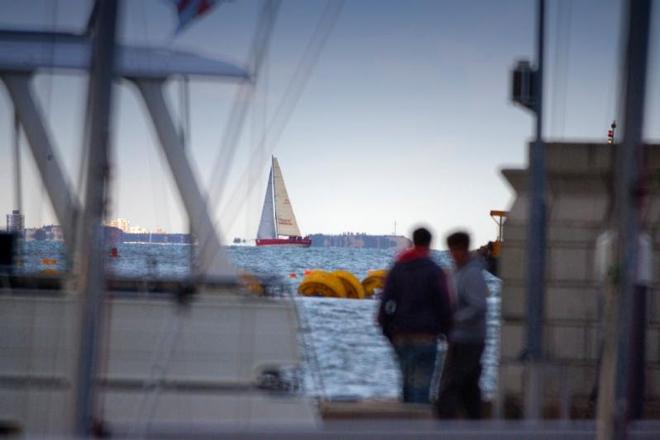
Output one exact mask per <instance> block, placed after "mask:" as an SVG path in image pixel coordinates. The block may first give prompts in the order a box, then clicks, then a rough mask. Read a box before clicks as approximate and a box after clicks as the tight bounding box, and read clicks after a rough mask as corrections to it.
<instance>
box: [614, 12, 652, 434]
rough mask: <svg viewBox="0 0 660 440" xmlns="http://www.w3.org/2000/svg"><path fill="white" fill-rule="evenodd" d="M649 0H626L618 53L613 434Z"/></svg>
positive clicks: (624, 418)
mask: <svg viewBox="0 0 660 440" xmlns="http://www.w3.org/2000/svg"><path fill="white" fill-rule="evenodd" d="M650 14H651V1H650V0H630V1H629V2H628V23H627V29H626V31H627V35H626V46H625V49H626V53H625V55H624V57H625V58H624V66H623V77H622V80H623V84H622V87H623V88H624V90H625V95H624V96H625V98H624V102H623V108H622V110H621V111H622V113H623V115H622V116H623V118H622V119H621V120H622V122H623V138H622V143H621V145H620V147H619V148H618V149H617V151H616V156H617V161H616V163H617V170H616V172H617V174H616V176H617V177H616V190H615V194H616V206H617V211H618V212H617V220H618V231H617V236H618V243H617V261H618V267H619V268H620V270H619V289H618V290H619V295H618V303H619V316H618V327H619V328H618V335H617V362H616V370H615V371H616V376H615V389H614V393H615V407H614V420H613V422H614V430H613V434H614V435H613V437H612V438H616V439H623V438H625V437H626V431H627V424H628V420H629V409H630V402H629V401H628V398H629V394H628V392H629V388H630V374H629V372H630V361H631V359H630V356H629V355H630V354H631V351H630V346H631V343H633V342H634V341H632V340H631V329H632V318H633V316H632V311H633V304H634V295H635V285H636V284H637V270H638V247H639V230H640V204H639V196H640V192H639V191H638V190H639V185H640V159H641V157H642V154H643V149H644V146H643V145H642V132H643V125H644V105H645V94H646V74H647V58H648V38H649V33H650V29H649V28H650Z"/></svg>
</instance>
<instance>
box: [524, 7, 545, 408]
mask: <svg viewBox="0 0 660 440" xmlns="http://www.w3.org/2000/svg"><path fill="white" fill-rule="evenodd" d="M537 19H538V22H537V41H536V43H537V46H536V57H537V61H536V63H537V64H536V71H535V74H534V81H533V89H534V90H533V93H534V113H535V114H536V139H535V140H534V143H533V145H532V147H531V148H530V152H529V182H530V203H529V229H528V232H527V234H528V235H527V256H528V258H527V344H526V345H527V356H528V357H527V390H526V396H525V418H527V419H539V418H541V416H542V402H543V387H542V384H543V377H542V376H543V302H544V296H545V295H544V294H545V210H546V206H545V186H546V183H545V180H546V179H545V148H544V145H543V52H544V33H545V0H539V1H538V11H537Z"/></svg>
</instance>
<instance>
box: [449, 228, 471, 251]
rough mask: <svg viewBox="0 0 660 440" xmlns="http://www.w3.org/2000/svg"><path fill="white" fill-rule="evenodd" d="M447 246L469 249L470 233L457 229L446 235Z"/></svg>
mask: <svg viewBox="0 0 660 440" xmlns="http://www.w3.org/2000/svg"><path fill="white" fill-rule="evenodd" d="M447 246H449V248H450V249H451V248H459V249H465V250H468V249H470V234H468V233H467V232H464V231H458V232H454V233H453V234H451V235H450V236H449V237H447Z"/></svg>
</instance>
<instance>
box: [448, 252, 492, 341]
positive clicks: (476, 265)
mask: <svg viewBox="0 0 660 440" xmlns="http://www.w3.org/2000/svg"><path fill="white" fill-rule="evenodd" d="M482 270H483V264H482V263H481V261H479V259H478V258H472V260H470V262H469V263H467V264H466V265H465V266H463V267H461V268H460V269H458V270H457V271H456V272H455V273H454V292H455V301H456V302H455V304H454V327H453V329H452V331H451V333H450V335H449V340H450V341H452V342H463V343H482V342H484V339H485V338H486V306H487V303H486V297H487V296H488V286H487V285H486V280H485V279H484V275H483V273H482Z"/></svg>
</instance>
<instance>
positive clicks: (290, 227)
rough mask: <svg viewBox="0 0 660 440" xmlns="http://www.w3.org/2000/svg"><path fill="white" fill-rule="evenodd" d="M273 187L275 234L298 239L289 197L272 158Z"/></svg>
mask: <svg viewBox="0 0 660 440" xmlns="http://www.w3.org/2000/svg"><path fill="white" fill-rule="evenodd" d="M272 173H273V187H274V188H275V222H276V225H277V233H278V234H279V235H284V236H289V237H300V229H299V228H298V222H296V216H295V215H293V208H292V207H291V202H290V201H289V195H288V194H287V192H286V186H284V178H283V177H282V170H281V169H280V164H279V163H278V162H277V159H275V158H274V157H273V170H272Z"/></svg>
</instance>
